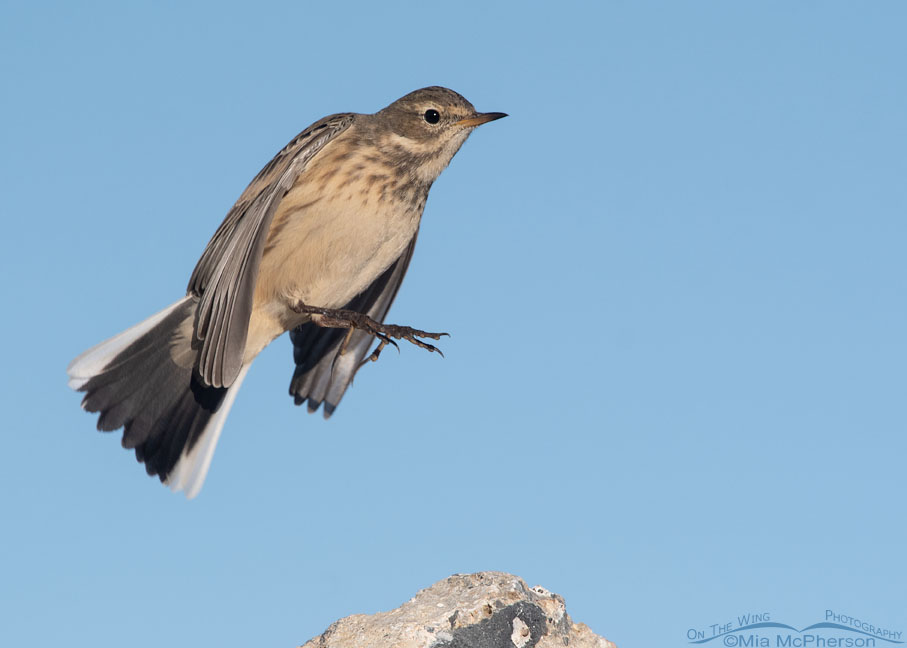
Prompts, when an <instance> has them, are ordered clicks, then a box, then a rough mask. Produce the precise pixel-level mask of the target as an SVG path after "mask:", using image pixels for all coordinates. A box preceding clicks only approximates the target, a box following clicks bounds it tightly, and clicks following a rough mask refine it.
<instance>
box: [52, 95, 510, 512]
mask: <svg viewBox="0 0 907 648" xmlns="http://www.w3.org/2000/svg"><path fill="white" fill-rule="evenodd" d="M501 117H506V115H505V114H504V113H479V112H476V110H475V108H474V107H473V105H472V104H471V103H469V102H468V101H467V100H466V99H464V98H463V97H462V96H461V95H459V94H457V93H456V92H454V91H453V90H449V89H447V88H442V87H438V86H434V87H430V88H423V89H421V90H416V91H415V92H412V93H410V94H408V95H406V96H405V97H402V98H401V99H398V100H397V101H395V102H393V103H392V104H390V105H389V106H387V107H386V108H384V109H383V110H380V111H378V112H376V113H374V114H357V113H342V114H336V115H331V116H329V117H325V118H324V119H321V120H319V121H317V122H315V123H314V124H312V125H311V126H309V127H308V128H306V129H305V130H304V131H302V132H301V133H300V134H299V135H297V136H296V137H295V138H293V140H292V141H290V143H289V144H287V145H286V146H285V147H284V148H283V149H282V150H281V151H280V152H279V153H278V154H277V155H276V156H275V157H274V159H272V160H271V161H270V162H268V163H267V164H266V165H265V166H264V168H263V169H262V170H261V171H260V172H259V174H258V175H257V176H255V178H254V179H253V180H252V182H251V183H250V184H249V186H248V187H246V189H245V191H243V193H242V195H240V197H239V199H238V200H237V201H236V204H235V205H234V206H233V207H232V208H231V209H230V211H229V212H228V213H227V216H226V218H225V219H224V221H223V223H221V225H220V227H219V228H218V229H217V231H216V232H215V233H214V236H213V237H212V238H211V240H210V241H209V242H208V245H207V247H205V250H204V252H203V253H202V256H201V258H200V259H199V261H198V263H197V265H196V266H195V270H194V271H193V273H192V276H191V278H190V279H189V286H188V288H187V291H186V296H185V297H183V298H182V299H180V300H179V301H177V302H175V303H174V304H171V305H170V306H168V307H167V308H165V309H164V310H162V311H160V312H159V313H157V314H155V315H152V316H151V317H149V318H148V319H146V320H145V321H143V322H141V323H139V324H136V325H135V326H133V327H132V328H130V329H128V330H126V331H124V332H122V333H120V334H119V335H117V336H115V337H113V338H111V339H109V340H107V341H105V342H102V343H101V344H99V345H97V346H95V347H93V348H91V349H89V350H88V351H86V352H84V353H83V354H81V355H80V356H79V357H77V358H76V359H75V360H73V361H72V363H70V365H69V368H68V374H69V378H70V380H69V385H70V387H72V388H73V389H75V390H77V391H80V392H84V393H85V397H84V398H83V400H82V407H83V408H84V409H85V410H87V411H89V412H97V413H99V414H100V416H99V417H98V425H97V426H98V429H99V430H101V431H112V430H116V429H119V428H121V427H122V428H123V442H122V443H123V447H125V448H131V449H134V450H135V454H136V458H137V459H138V460H139V461H140V462H142V463H144V464H145V469H146V471H147V472H148V474H149V475H157V476H158V477H159V478H160V480H161V481H162V482H163V483H165V484H167V485H169V486H170V488H171V489H173V490H174V491H180V490H182V491H184V492H185V494H186V496H187V497H189V498H192V497H194V496H195V495H197V494H198V492H199V490H200V489H201V487H202V484H203V483H204V480H205V476H206V474H207V472H208V467H209V466H210V463H211V458H212V456H213V454H214V448H215V446H216V444H217V440H218V437H219V436H220V432H221V430H222V429H223V426H224V422H225V420H226V418H227V413H228V412H229V410H230V407H231V405H232V404H233V401H234V399H235V398H236V394H237V391H238V390H239V387H240V384H241V383H242V381H243V378H244V377H245V375H246V372H247V371H248V369H249V366H250V365H251V364H252V361H253V360H254V359H255V357H256V356H257V355H258V354H259V353H260V352H261V350H262V349H264V348H265V347H266V346H267V345H268V344H270V343H271V342H272V341H273V340H274V339H276V338H277V337H279V336H280V335H282V334H283V333H284V332H286V331H289V332H290V339H291V341H292V343H293V359H294V361H295V363H296V369H295V372H294V374H293V378H292V381H291V383H290V394H291V395H292V396H293V397H294V399H295V402H296V404H297V405H301V404H302V403H305V402H306V401H308V409H309V411H310V412H314V411H315V410H317V409H318V407H319V406H320V405H322V404H323V405H324V415H325V417H328V416H330V415H331V414H332V413H333V411H334V409H335V408H336V407H337V404H338V403H339V402H340V399H341V397H342V396H343V393H344V392H345V391H346V388H347V387H348V386H349V384H350V382H351V381H352V379H353V376H354V375H355V373H356V371H357V370H358V369H359V367H360V366H361V365H362V364H363V363H364V362H367V361H368V360H369V359H371V360H375V359H377V357H378V354H379V353H380V352H381V350H382V349H383V348H384V347H385V345H387V344H396V343H395V342H394V340H395V339H400V340H408V341H410V342H412V343H413V344H416V345H418V346H420V347H423V348H425V349H427V350H429V351H437V349H436V348H435V347H434V346H433V345H431V344H430V343H428V342H426V341H425V339H434V340H437V339H439V337H440V336H441V335H443V334H439V333H430V332H426V331H421V330H419V329H414V328H411V327H408V326H396V325H390V324H384V323H383V322H384V318H385V316H386V315H387V312H388V309H389V308H390V306H391V303H392V302H393V300H394V297H395V296H396V294H397V291H398V289H399V288H400V283H401V281H402V280H403V276H404V274H405V273H406V268H407V266H408V265H409V261H410V258H411V257H412V254H413V249H414V247H415V244H416V236H417V233H418V230H419V222H420V220H421V217H422V211H423V208H424V207H425V200H426V198H427V197H428V191H429V189H430V188H431V185H432V183H433V182H434V181H435V180H436V179H437V178H438V176H439V175H440V174H441V172H442V171H443V170H444V169H445V168H446V167H447V165H448V163H449V162H450V160H451V158H453V156H454V154H456V152H457V151H458V150H459V148H460V146H462V144H463V142H464V141H466V138H467V137H468V136H469V134H470V133H471V132H472V131H473V130H474V129H475V128H476V127H477V126H479V125H481V124H484V123H486V122H490V121H493V120H495V119H500V118H501ZM376 338H377V340H378V345H377V347H375V349H374V350H373V351H372V352H371V353H370V354H369V349H370V348H372V345H373V343H374V342H375V340H376Z"/></svg>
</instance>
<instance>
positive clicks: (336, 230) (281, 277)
mask: <svg viewBox="0 0 907 648" xmlns="http://www.w3.org/2000/svg"><path fill="white" fill-rule="evenodd" d="M351 196H352V195H351ZM359 198H360V197H359V196H352V197H348V195H346V194H344V193H343V192H339V194H337V195H336V196H333V197H331V198H330V199H321V200H318V201H316V202H314V203H313V202H312V201H306V200H305V199H304V197H299V198H298V199H297V200H294V196H293V195H292V193H291V195H288V196H287V197H286V199H285V200H284V202H283V204H282V205H281V210H279V211H278V213H277V214H275V219H274V222H275V223H277V224H279V232H277V231H276V230H275V234H274V235H272V237H271V240H269V242H268V246H267V248H266V250H265V253H264V255H263V258H262V262H261V266H260V269H259V276H258V282H257V284H256V289H255V297H254V303H253V311H252V320H251V322H250V326H249V336H248V342H247V345H246V354H245V355H246V356H247V358H249V359H250V360H251V358H254V357H255V355H257V354H258V353H259V352H260V351H261V349H263V348H264V347H265V346H267V344H268V343H270V342H271V340H273V339H274V338H275V337H277V336H278V335H280V334H281V333H283V332H284V331H287V330H290V329H292V328H295V327H296V326H299V324H302V323H303V322H305V321H306V320H307V319H308V316H305V315H299V314H298V313H294V312H293V311H292V310H291V309H290V305H291V304H293V303H295V302H297V301H302V302H303V303H305V304H307V305H310V306H320V307H323V308H341V307H343V306H345V305H346V304H347V303H349V301H350V300H351V299H352V298H353V297H355V296H356V295H358V294H359V293H361V292H362V291H363V290H365V289H366V288H367V287H368V286H369V285H371V283H372V282H373V281H375V279H377V278H378V277H379V276H380V275H381V273H382V272H384V271H385V270H386V269H387V268H388V267H389V266H390V265H391V264H392V263H394V262H395V261H396V260H397V259H399V258H400V255H402V254H403V252H404V250H405V249H406V247H407V246H408V245H409V243H410V241H412V239H413V237H414V236H415V234H416V230H417V229H418V227H419V219H420V216H421V205H419V208H418V209H416V208H401V206H400V204H399V203H397V204H396V206H394V205H393V204H385V203H380V202H377V204H376V201H375V202H372V201H370V202H372V204H368V203H366V204H365V205H363V204H362V200H360V199H359ZM294 203H297V204H299V205H300V207H298V208H297V209H296V210H295V211H291V212H289V213H287V212H285V213H281V211H284V210H283V206H284V205H288V207H289V208H290V209H292V207H293V205H294ZM354 205H355V206H354ZM274 227H275V226H272V230H273V229H274Z"/></svg>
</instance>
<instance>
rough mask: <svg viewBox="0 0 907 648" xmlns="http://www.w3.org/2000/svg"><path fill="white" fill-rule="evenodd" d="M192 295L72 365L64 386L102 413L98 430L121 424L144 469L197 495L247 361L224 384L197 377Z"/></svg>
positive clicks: (173, 486)
mask: <svg viewBox="0 0 907 648" xmlns="http://www.w3.org/2000/svg"><path fill="white" fill-rule="evenodd" d="M196 303H197V299H196V298H194V297H185V298H183V299H181V300H180V301H178V302H176V303H175V304H172V305H171V306H168V307H167V308H165V309H164V310H162V311H161V312H159V313H157V314H155V315H152V316H151V317H149V318H148V319H146V320H145V321H144V322H141V323H140V324H136V325H135V326H133V327H132V328H130V329H128V330H126V331H124V332H122V333H120V334H119V335H117V336H115V337H112V338H110V339H109V340H107V341H106V342H102V343H101V344H99V345H97V346H96V347H93V348H91V349H89V350H88V351H86V352H85V353H83V354H82V355H80V356H79V357H78V358H76V359H75V360H73V361H72V363H70V365H69V368H68V369H67V372H68V374H69V377H70V380H69V386H70V387H72V388H73V389H75V390H77V391H81V392H85V398H84V399H83V400H82V407H83V408H84V409H86V410H88V411H89V412H99V413H100V416H99V417H98V429H99V430H101V431H112V430H116V429H117V428H120V427H122V428H124V432H123V447H124V448H134V449H135V454H136V458H137V459H138V460H139V461H140V462H143V463H144V464H145V470H146V471H147V472H148V474H149V475H157V476H158V477H160V480H161V481H162V482H164V483H165V484H167V485H168V486H170V488H171V489H172V490H174V491H179V490H183V491H185V492H186V496H187V497H189V498H192V497H195V495H197V494H198V491H199V490H200V489H201V487H202V484H203V483H204V481H205V475H206V474H207V472H208V466H209V465H210V464H211V457H212V456H213V455H214V447H215V445H216V444H217V439H218V437H219V436H220V432H221V429H223V426H224V421H225V420H226V418H227V413H228V412H229V410H230V406H231V405H232V404H233V400H234V398H235V397H236V393H237V391H238V390H239V387H240V384H241V383H242V380H243V378H244V377H245V374H246V370H247V369H248V366H246V367H243V369H242V371H241V372H240V374H239V376H238V377H237V379H236V380H235V381H234V383H233V384H232V385H231V386H230V387H229V388H219V387H209V386H206V385H203V384H202V383H201V382H200V381H199V380H198V378H197V377H196V375H195V372H194V371H193V366H194V364H195V362H194V361H195V356H196V351H195V350H193V349H192V347H191V337H192V336H191V330H192V329H191V325H192V320H193V317H194V315H195V307H196Z"/></svg>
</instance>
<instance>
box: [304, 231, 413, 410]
mask: <svg viewBox="0 0 907 648" xmlns="http://www.w3.org/2000/svg"><path fill="white" fill-rule="evenodd" d="M415 247H416V236H413V240H412V241H411V242H410V244H409V247H407V248H406V250H405V251H404V252H403V254H402V255H401V256H400V258H399V259H397V261H395V262H394V263H393V264H392V265H391V266H390V267H389V268H388V269H387V270H385V271H384V273H382V274H381V276H380V277H378V278H377V279H376V280H375V281H374V282H373V283H372V284H371V285H370V286H369V287H368V288H366V289H365V290H364V291H362V292H361V293H360V294H358V295H356V296H355V297H354V298H353V299H352V300H351V301H350V303H349V304H347V305H346V306H344V308H347V309H349V310H353V311H356V312H359V313H365V314H366V315H368V316H369V317H371V318H372V319H374V320H376V321H378V322H383V321H384V318H385V317H386V316H387V311H388V310H389V309H390V307H391V304H392V303H393V301H394V297H396V296H397V291H398V290H399V289H400V283H401V282H402V281H403V275H405V274H406V269H407V267H408V266H409V261H410V259H411V258H412V256H413V250H414V249H415ZM347 333H348V331H347V330H345V329H333V328H322V327H320V326H317V325H315V324H313V323H311V322H307V323H305V324H302V325H300V326H298V327H297V328H295V329H293V330H292V331H290V340H291V341H292V342H293V360H295V361H296V371H295V372H293V380H292V381H291V382H290V395H291V396H292V397H293V399H294V400H295V401H296V404H297V405H302V404H303V403H304V402H305V401H306V400H308V401H309V404H308V410H309V412H314V411H315V410H317V409H318V406H319V405H321V403H324V417H325V418H328V417H329V416H330V415H331V414H333V413H334V410H335V409H336V408H337V404H338V403H340V399H341V398H343V393H344V392H345V391H346V388H347V387H349V385H350V383H351V382H352V381H353V376H355V375H356V371H357V370H358V369H359V367H360V365H361V364H362V360H363V358H365V354H366V353H368V350H369V347H371V345H372V342H374V337H373V336H371V335H369V334H368V333H365V332H363V331H360V330H354V331H353V333H352V335H351V336H350V340H349V342H348V344H347V345H346V350H345V351H344V353H343V354H341V353H340V348H341V345H342V344H343V341H344V339H345V338H346V335H347Z"/></svg>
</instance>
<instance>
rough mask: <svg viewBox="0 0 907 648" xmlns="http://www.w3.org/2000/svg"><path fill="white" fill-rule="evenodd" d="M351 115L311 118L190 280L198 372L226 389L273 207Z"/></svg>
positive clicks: (260, 178)
mask: <svg viewBox="0 0 907 648" xmlns="http://www.w3.org/2000/svg"><path fill="white" fill-rule="evenodd" d="M352 121H353V115H352V114H340V115H331V116H330V117H325V118H324V119H322V120H320V121H317V122H315V123H314V124H312V125H311V126H309V127H308V128H307V129H305V130H304V131H303V132H301V133H300V134H299V135H297V136H296V137H295V138H294V139H293V141H291V142H290V143H289V144H287V145H286V146H285V147H284V149H283V150H282V151H280V153H278V154H277V155H276V156H275V157H274V159H273V160H271V161H270V162H268V164H267V165H265V167H264V168H263V169H262V170H261V171H260V172H259V174H258V175H257V176H255V179H254V180H252V182H251V183H250V184H249V186H248V187H246V190H245V191H244V192H243V193H242V195H241V196H240V197H239V200H237V201H236V204H235V205H234V206H233V208H232V209H231V210H230V211H229V213H228V214H227V217H226V218H225V219H224V222H223V223H221V226H220V227H219V228H218V229H217V232H215V233H214V236H213V237H212V238H211V240H210V241H209V242H208V245H207V247H205V251H204V252H203V253H202V257H201V259H199V261H198V264H197V265H196V266H195V270H194V271H193V272H192V278H191V279H189V287H188V289H187V292H188V293H189V294H191V295H196V296H198V297H199V298H200V299H199V304H198V310H197V311H196V317H195V339H194V345H198V346H199V347H200V348H199V356H198V374H199V377H200V378H201V380H202V381H203V382H204V383H205V384H207V385H211V386H213V387H229V386H230V385H231V384H232V383H233V381H234V380H235V379H236V376H237V375H239V370H240V368H241V367H242V359H243V353H244V352H245V347H246V336H247V335H248V332H249V317H250V316H251V313H252V296H253V293H254V291H255V282H256V281H257V279H258V267H259V264H260V263H261V256H262V251H263V250H264V246H265V241H266V240H267V238H268V230H269V228H270V225H271V220H272V219H273V217H274V213H275V212H276V211H277V206H278V205H279V204H280V201H281V200H282V199H283V197H284V196H285V195H286V193H287V192H288V191H289V190H290V188H291V187H292V186H293V183H294V182H295V181H296V179H297V178H298V177H299V174H301V173H302V172H303V170H304V169H305V168H306V165H307V164H308V162H309V160H311V159H312V158H313V157H314V156H315V154H316V153H318V151H320V150H321V149H322V148H323V147H324V146H325V144H327V143H328V142H329V141H331V140H332V139H333V138H335V137H337V135H339V134H340V133H342V132H343V131H345V130H346V129H347V128H349V126H350V124H351V123H352Z"/></svg>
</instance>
